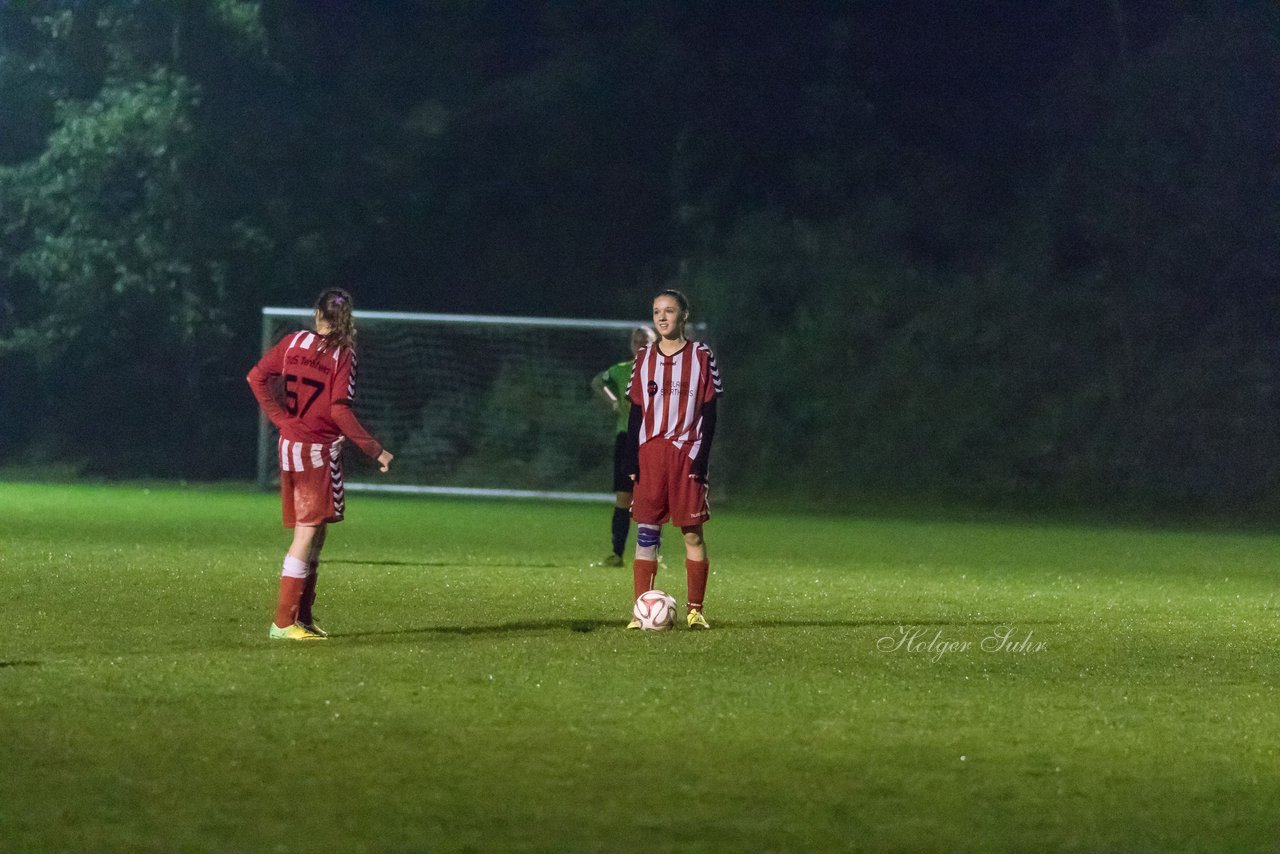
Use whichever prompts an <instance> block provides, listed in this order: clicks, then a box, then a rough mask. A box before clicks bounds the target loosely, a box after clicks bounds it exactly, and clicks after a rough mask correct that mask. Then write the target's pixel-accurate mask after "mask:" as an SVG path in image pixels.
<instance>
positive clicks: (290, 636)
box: [268, 623, 327, 641]
mask: <svg viewBox="0 0 1280 854" xmlns="http://www.w3.org/2000/svg"><path fill="white" fill-rule="evenodd" d="M268 637H270V638H271V639H272V640H292V641H308V640H324V639H325V638H326V637H327V635H322V634H315V633H313V632H309V631H307V630H306V629H305V628H304V627H302V626H300V625H298V624H297V623H294V624H293V625H292V626H285V627H284V628H283V629H282V628H280V627H279V626H277V625H276V624H275V623H272V624H271V632H270V634H269V635H268Z"/></svg>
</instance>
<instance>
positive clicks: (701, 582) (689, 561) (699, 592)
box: [680, 525, 711, 629]
mask: <svg viewBox="0 0 1280 854" xmlns="http://www.w3.org/2000/svg"><path fill="white" fill-rule="evenodd" d="M680 532H681V533H682V534H684V571H685V577H686V579H687V581H688V585H689V603H688V613H687V614H686V618H687V619H688V621H689V628H691V629H708V628H710V626H709V625H707V621H706V618H705V617H703V616H702V600H703V599H704V598H705V597H706V593H707V575H708V573H709V572H710V568H711V564H710V562H709V561H708V560H707V542H706V540H705V539H704V538H703V536H702V526H701V525H686V526H685V527H682V528H681V529H680Z"/></svg>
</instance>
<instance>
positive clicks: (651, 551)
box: [636, 525, 662, 560]
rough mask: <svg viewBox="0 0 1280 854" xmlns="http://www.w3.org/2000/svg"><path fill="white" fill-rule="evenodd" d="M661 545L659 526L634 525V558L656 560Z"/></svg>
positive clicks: (660, 527)
mask: <svg viewBox="0 0 1280 854" xmlns="http://www.w3.org/2000/svg"><path fill="white" fill-rule="evenodd" d="M661 545H662V526H661V525H636V557H638V558H640V559H641V560H656V559H657V556H658V548H659V547H660V546H661Z"/></svg>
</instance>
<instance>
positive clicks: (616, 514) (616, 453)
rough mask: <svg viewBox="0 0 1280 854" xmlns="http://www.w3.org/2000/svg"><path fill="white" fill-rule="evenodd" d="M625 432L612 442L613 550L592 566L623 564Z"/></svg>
mask: <svg viewBox="0 0 1280 854" xmlns="http://www.w3.org/2000/svg"><path fill="white" fill-rule="evenodd" d="M626 453H627V434H626V433H619V434H618V435H617V436H616V437H615V438H614V442H613V521H612V524H611V525H610V533H611V535H612V536H611V539H612V544H613V551H611V552H610V553H609V556H608V557H606V558H604V559H603V560H601V561H600V562H599V563H596V564H592V565H593V566H623V565H624V561H623V559H622V554H623V552H624V551H625V550H626V547H627V534H628V533H630V531H631V489H632V485H631V478H630V477H629V476H628V475H627V473H626Z"/></svg>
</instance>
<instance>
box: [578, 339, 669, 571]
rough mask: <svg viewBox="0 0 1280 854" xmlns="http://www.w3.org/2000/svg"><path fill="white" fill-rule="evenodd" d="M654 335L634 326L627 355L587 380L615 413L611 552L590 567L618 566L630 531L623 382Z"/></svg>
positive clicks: (627, 411) (626, 401) (628, 411)
mask: <svg viewBox="0 0 1280 854" xmlns="http://www.w3.org/2000/svg"><path fill="white" fill-rule="evenodd" d="M656 338H657V336H656V335H655V334H654V331H653V330H652V329H650V328H649V327H648V326H637V327H636V328H635V329H633V330H632V331H631V358H630V359H628V360H627V361H625V362H619V363H618V364H616V365H612V366H610V367H609V368H607V369H606V370H604V371H601V372H600V373H599V374H596V375H595V376H594V377H593V378H592V379H591V390H592V391H594V392H595V393H596V394H597V395H599V396H600V398H601V399H602V400H604V401H605V402H606V403H608V405H609V406H610V407H611V408H612V409H613V411H614V412H615V413H616V414H617V423H616V425H615V429H616V431H617V435H616V436H614V440H613V492H614V502H613V553H612V554H610V555H609V556H608V557H607V558H605V559H604V560H601V561H598V562H597V563H595V564H592V565H593V566H622V565H623V562H622V552H623V549H624V548H625V547H626V544H627V532H628V531H630V530H631V489H632V484H631V478H630V477H628V476H627V474H626V472H624V471H623V468H624V463H625V461H626V459H627V450H628V448H627V441H628V439H627V420H628V418H629V417H630V415H631V401H630V399H629V398H628V397H627V384H628V383H630V382H631V368H632V364H633V363H634V361H635V355H636V353H638V352H639V351H640V348H641V347H644V346H645V345H647V344H652V343H653V342H654V341H655V340H656Z"/></svg>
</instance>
